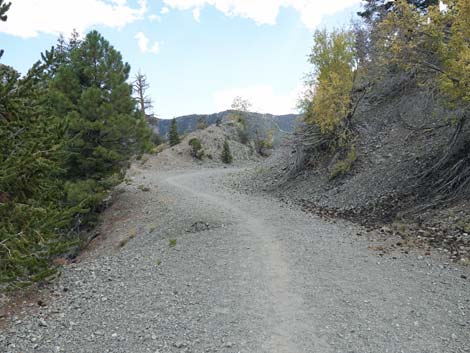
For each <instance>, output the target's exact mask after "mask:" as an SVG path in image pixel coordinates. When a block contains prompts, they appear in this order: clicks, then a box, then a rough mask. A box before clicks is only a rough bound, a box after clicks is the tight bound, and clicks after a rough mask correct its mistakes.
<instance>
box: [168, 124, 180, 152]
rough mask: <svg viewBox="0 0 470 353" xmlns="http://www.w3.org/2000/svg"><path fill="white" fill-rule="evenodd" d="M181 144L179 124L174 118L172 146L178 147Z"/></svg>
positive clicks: (171, 134) (171, 136) (171, 130)
mask: <svg viewBox="0 0 470 353" xmlns="http://www.w3.org/2000/svg"><path fill="white" fill-rule="evenodd" d="M180 142H181V140H180V135H179V134H178V124H177V122H176V119H175V118H173V120H172V122H171V127H170V146H176V145H177V144H179V143H180Z"/></svg>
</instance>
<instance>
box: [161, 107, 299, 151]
mask: <svg viewBox="0 0 470 353" xmlns="http://www.w3.org/2000/svg"><path fill="white" fill-rule="evenodd" d="M230 114H232V111H230V110H228V111H224V112H221V113H217V114H210V115H188V116H182V117H178V118H176V121H177V123H178V132H179V133H180V134H184V133H189V132H193V131H196V130H197V129H198V123H200V122H202V123H204V124H205V125H206V126H209V125H214V124H216V123H218V122H219V123H222V122H227V121H229V120H230ZM245 119H246V122H247V127H248V131H249V135H250V137H251V138H252V139H253V138H255V134H256V131H258V133H259V135H260V136H261V137H262V138H265V137H266V135H267V133H268V132H269V131H273V132H274V143H275V145H279V144H280V142H281V141H282V138H283V136H285V134H286V133H291V132H293V131H294V129H295V127H296V126H297V125H298V124H299V123H300V120H299V115H295V114H290V115H272V114H259V113H247V114H245ZM154 124H155V125H154V128H155V129H157V130H158V131H159V133H160V135H162V136H167V135H168V132H169V131H170V125H171V120H158V122H156V123H154Z"/></svg>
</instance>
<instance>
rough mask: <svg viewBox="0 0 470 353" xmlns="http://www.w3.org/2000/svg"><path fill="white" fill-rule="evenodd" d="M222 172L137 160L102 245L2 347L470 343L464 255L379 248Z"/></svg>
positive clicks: (392, 350) (195, 348) (277, 348)
mask: <svg viewBox="0 0 470 353" xmlns="http://www.w3.org/2000/svg"><path fill="white" fill-rule="evenodd" d="M231 173H233V170H230V169H194V170H185V171H181V172H157V171H156V170H154V169H153V168H147V169H143V170H139V171H137V172H135V175H134V176H133V182H132V185H128V186H123V189H122V193H121V194H120V195H119V197H118V199H117V201H116V202H115V204H114V205H113V206H112V207H111V209H110V210H108V211H107V212H106V213H105V215H104V219H103V224H102V226H101V230H102V232H103V233H104V234H103V236H104V239H103V240H102V241H101V243H100V245H99V246H98V245H97V246H95V248H94V250H93V251H92V252H91V253H90V254H88V255H87V256H85V257H84V259H83V260H82V261H81V262H79V263H77V264H73V265H70V266H68V267H67V268H66V269H65V270H64V273H63V276H62V277H61V278H60V279H59V280H58V282H57V283H56V284H55V286H54V288H53V289H54V292H53V299H50V301H49V302H48V303H47V306H46V307H42V308H39V309H33V308H31V309H30V310H29V309H28V310H27V313H26V314H25V316H23V317H18V318H17V319H16V320H12V322H11V324H10V325H9V326H8V327H7V328H6V329H5V330H4V332H1V333H0V351H1V352H12V353H13V352H15V353H16V352H22V353H25V352H47V353H50V352H67V353H81V352H86V353H102V352H113V353H114V352H116V353H117V352H123V353H124V352H126V353H130V352H135V353H140V352H152V353H155V352H227V353H228V352H245V353H257V352H260V353H261V352H263V353H264V352H266V353H323V352H324V353H329V352H338V353H339V352H341V353H353V352H354V353H366V352H370V353H379V352H388V353H402V352H403V353H417V352H420V353H446V352H449V353H450V352H470V281H469V280H468V279H464V278H462V277H465V275H466V273H468V271H467V269H465V268H456V267H455V266H453V265H452V264H447V263H445V262H444V261H442V260H439V259H433V258H431V257H418V256H417V255H416V254H414V253H412V254H409V255H405V254H402V253H395V254H393V253H392V254H387V255H385V256H384V257H380V256H378V254H377V252H374V251H371V250H370V249H368V247H369V246H370V241H369V240H367V239H365V237H364V236H358V235H357V234H358V233H362V230H361V229H360V228H358V227H356V226H355V225H352V224H350V223H347V222H342V221H338V222H336V223H332V222H326V221H324V220H321V219H319V218H317V217H315V216H312V215H308V214H305V213H303V212H301V211H300V210H297V209H295V208H290V207H287V206H286V205H284V204H282V203H280V202H279V201H277V200H275V199H273V198H271V197H269V196H254V195H244V194H240V193H237V192H234V191H232V190H228V189H227V188H225V187H224V186H223V185H224V183H223V182H222V181H223V180H224V178H226V177H228V176H229V175H231ZM232 178H233V176H232ZM139 185H144V186H147V187H148V188H149V189H150V191H141V189H142V187H139ZM117 215H120V217H118V216H117ZM2 347H3V348H2Z"/></svg>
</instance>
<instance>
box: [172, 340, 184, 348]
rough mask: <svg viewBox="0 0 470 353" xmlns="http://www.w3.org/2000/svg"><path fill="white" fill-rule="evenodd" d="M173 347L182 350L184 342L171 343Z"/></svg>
mask: <svg viewBox="0 0 470 353" xmlns="http://www.w3.org/2000/svg"><path fill="white" fill-rule="evenodd" d="M173 346H174V347H176V348H183V347H186V344H185V343H184V342H181V341H178V342H176V343H173Z"/></svg>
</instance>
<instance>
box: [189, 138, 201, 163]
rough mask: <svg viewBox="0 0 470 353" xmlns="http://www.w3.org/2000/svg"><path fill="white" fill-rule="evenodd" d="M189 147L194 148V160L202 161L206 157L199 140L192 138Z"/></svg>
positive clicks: (192, 152)
mask: <svg viewBox="0 0 470 353" xmlns="http://www.w3.org/2000/svg"><path fill="white" fill-rule="evenodd" d="M189 145H190V146H191V148H192V149H191V155H192V156H193V157H194V158H196V159H199V160H201V159H202V158H203V157H204V150H203V149H202V143H201V141H200V140H199V139H197V138H192V139H191V140H189Z"/></svg>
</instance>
